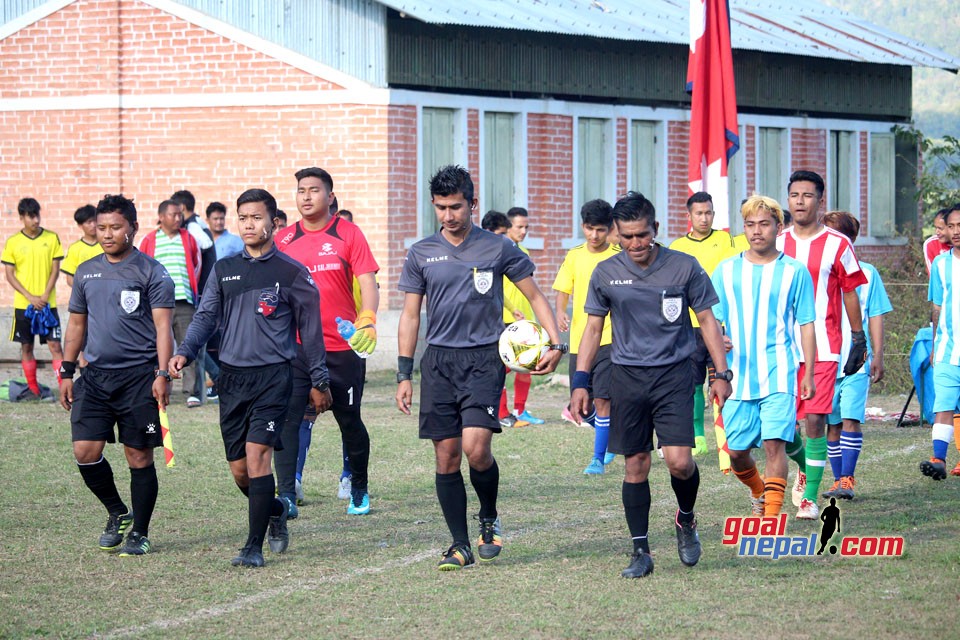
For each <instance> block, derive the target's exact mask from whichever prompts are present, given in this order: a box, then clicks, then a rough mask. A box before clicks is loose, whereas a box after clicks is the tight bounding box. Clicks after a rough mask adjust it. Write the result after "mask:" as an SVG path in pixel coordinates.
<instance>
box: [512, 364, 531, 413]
mask: <svg viewBox="0 0 960 640" xmlns="http://www.w3.org/2000/svg"><path fill="white" fill-rule="evenodd" d="M532 381H533V377H532V376H531V375H530V374H529V373H518V374H517V379H516V380H515V381H514V383H513V408H514V409H516V410H517V413H518V414H520V413H523V410H524V409H526V408H527V397H528V396H529V395H530V384H531V382H532Z"/></svg>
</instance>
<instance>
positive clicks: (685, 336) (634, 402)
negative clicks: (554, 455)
mask: <svg viewBox="0 0 960 640" xmlns="http://www.w3.org/2000/svg"><path fill="white" fill-rule="evenodd" d="M613 219H614V221H615V222H616V225H617V231H618V232H619V234H620V247H621V252H620V253H619V254H617V255H616V256H614V257H612V258H609V259H607V260H604V261H603V262H601V263H600V264H598V265H597V268H596V269H595V270H594V272H593V275H592V276H591V277H590V288H589V289H588V291H587V302H586V304H585V305H584V310H585V311H586V312H587V314H588V317H587V326H586V328H585V329H584V333H583V339H582V340H581V342H580V346H579V351H578V353H577V371H576V373H574V375H573V379H572V380H571V381H570V386H571V388H572V389H573V395H572V397H571V398H570V412H571V413H572V414H573V415H574V416H580V415H584V414H583V413H581V412H585V411H586V410H587V409H588V407H589V405H590V399H589V396H588V394H587V387H588V385H589V382H590V373H589V372H590V368H591V366H592V365H593V359H594V356H595V355H596V353H597V350H598V348H599V346H600V334H601V333H602V331H603V323H604V318H605V317H606V316H607V314H608V313H609V314H610V321H611V322H612V323H613V345H612V351H611V354H610V360H611V362H612V363H613V370H612V373H611V381H610V389H611V393H610V400H611V405H610V444H609V450H610V452H611V453H619V454H622V455H623V456H624V462H625V467H626V469H625V474H624V480H623V486H622V488H621V499H622V501H623V510H624V515H625V516H626V520H627V527H628V528H629V529H630V536H631V538H632V539H633V556H632V558H631V560H630V565H629V566H628V567H627V568H626V569H624V570H623V571H622V572H621V575H622V576H624V577H625V578H642V577H644V576H648V575H650V574H651V573H653V557H652V556H651V555H650V546H649V542H648V541H647V528H648V524H649V518H650V483H649V482H648V480H647V477H648V474H649V473H650V451H651V450H652V449H653V434H654V432H656V434H657V440H658V441H659V443H660V444H662V445H663V458H664V462H666V463H667V469H668V470H669V472H670V484H671V485H672V487H673V492H674V494H675V495H676V498H677V507H678V508H677V512H676V515H675V519H674V527H675V529H676V533H677V553H678V554H679V556H680V561H681V562H682V563H683V564H685V565H687V566H690V567H692V566H693V565H695V564H697V562H698V561H699V560H700V552H701V547H700V537H699V535H698V534H697V522H696V517H695V514H694V506H695V504H696V501H697V491H698V489H699V487H700V471H699V470H698V469H697V464H696V462H694V460H693V453H692V451H693V447H694V446H695V442H694V435H693V406H692V403H691V402H690V397H691V395H692V394H693V380H692V378H691V376H690V364H689V361H688V358H689V357H690V354H692V353H693V350H694V349H695V347H696V340H695V337H694V333H693V327H692V324H691V322H690V313H689V311H688V309H693V311H694V313H696V314H697V319H698V320H699V322H700V329H701V331H702V333H703V341H704V342H705V343H706V345H707V350H708V351H709V352H710V356H711V358H712V359H713V361H714V363H716V365H717V375H716V379H715V380H713V381H712V382H711V384H710V399H711V400H713V398H717V400H718V403H719V405H720V406H723V403H724V401H725V400H726V399H727V398H728V397H729V396H730V391H731V389H730V380H731V374H730V373H729V370H728V369H727V368H726V358H725V356H724V349H723V336H722V334H721V333H720V324H719V323H718V322H717V320H716V318H714V316H713V310H712V307H713V305H714V304H716V303H717V301H718V298H717V294H716V292H715V291H714V289H713V284H712V283H711V282H710V277H709V276H707V274H706V273H705V272H704V270H703V267H701V266H700V263H698V262H697V260H696V258H693V257H691V256H688V255H687V254H685V253H680V252H679V251H671V250H670V249H668V248H666V247H664V246H661V245H659V244H657V242H656V237H657V231H658V229H659V226H658V224H657V219H656V211H655V209H654V207H653V203H652V202H650V201H649V200H647V199H646V198H645V197H643V195H642V194H639V193H636V192H634V191H631V192H630V193H628V194H627V195H625V196H623V197H622V198H620V200H618V201H617V204H616V205H614V207H613Z"/></svg>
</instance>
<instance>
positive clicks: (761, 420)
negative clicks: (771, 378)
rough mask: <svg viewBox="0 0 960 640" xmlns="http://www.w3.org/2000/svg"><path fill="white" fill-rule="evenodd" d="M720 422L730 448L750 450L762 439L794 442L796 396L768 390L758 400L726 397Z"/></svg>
mask: <svg viewBox="0 0 960 640" xmlns="http://www.w3.org/2000/svg"><path fill="white" fill-rule="evenodd" d="M723 426H724V429H725V430H726V433H727V446H728V447H729V448H730V449H731V450H732V451H749V450H750V449H753V448H755V447H759V446H760V445H761V442H762V441H763V440H783V441H785V442H793V435H794V433H796V428H797V397H796V396H795V395H793V394H792V393H771V394H770V395H768V396H767V397H765V398H761V399H759V400H727V401H726V402H725V403H724V404H723Z"/></svg>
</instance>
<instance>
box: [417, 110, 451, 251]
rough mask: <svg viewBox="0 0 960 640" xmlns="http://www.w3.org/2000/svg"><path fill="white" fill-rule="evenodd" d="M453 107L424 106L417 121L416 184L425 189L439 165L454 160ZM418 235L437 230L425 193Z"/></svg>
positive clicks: (430, 205) (431, 208)
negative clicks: (417, 166)
mask: <svg viewBox="0 0 960 640" xmlns="http://www.w3.org/2000/svg"><path fill="white" fill-rule="evenodd" d="M455 116H456V111H455V110H454V109H435V108H432V107H424V108H423V113H422V114H421V120H420V184H421V185H423V186H424V188H426V185H427V184H428V182H429V181H430V178H431V177H432V176H433V174H435V173H436V172H437V170H438V169H439V168H440V167H444V166H446V165H448V164H454V163H455V162H456V150H455V144H456V139H455V137H456V133H455V127H454V125H455V123H454V118H455ZM420 223H421V227H420V229H421V233H420V235H421V236H428V235H431V234H434V233H436V232H437V229H438V228H439V227H438V226H437V216H436V214H435V213H434V211H433V205H432V204H431V203H430V198H429V196H428V197H426V198H424V200H423V208H422V209H421V211H420Z"/></svg>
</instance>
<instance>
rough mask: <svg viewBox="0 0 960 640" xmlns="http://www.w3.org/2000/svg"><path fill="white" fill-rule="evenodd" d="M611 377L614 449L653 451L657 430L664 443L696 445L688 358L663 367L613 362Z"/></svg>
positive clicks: (660, 441) (660, 439)
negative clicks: (654, 436)
mask: <svg viewBox="0 0 960 640" xmlns="http://www.w3.org/2000/svg"><path fill="white" fill-rule="evenodd" d="M610 378H611V379H610V384H611V389H612V390H613V393H612V394H611V395H612V397H611V399H610V400H611V403H610V443H609V444H608V445H607V448H608V449H609V450H610V452H611V453H619V454H622V455H625V456H629V455H633V454H635V453H642V452H645V451H651V450H652V449H653V434H654V432H656V434H657V441H658V442H659V443H660V444H661V445H664V446H673V447H692V446H693V445H694V441H693V402H692V401H691V399H690V398H691V396H692V395H693V383H692V381H691V380H690V362H689V360H682V361H680V362H677V363H675V364H671V365H666V366H663V367H628V366H624V365H619V364H614V365H613V371H612V374H611V377H610Z"/></svg>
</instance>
